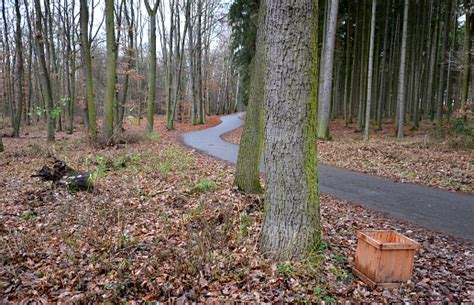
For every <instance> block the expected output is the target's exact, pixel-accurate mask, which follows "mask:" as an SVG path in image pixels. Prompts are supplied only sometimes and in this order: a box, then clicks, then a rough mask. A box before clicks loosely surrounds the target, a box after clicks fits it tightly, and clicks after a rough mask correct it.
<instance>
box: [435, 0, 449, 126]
mask: <svg viewBox="0 0 474 305" xmlns="http://www.w3.org/2000/svg"><path fill="white" fill-rule="evenodd" d="M446 5H447V12H446V13H445V18H446V19H445V20H444V24H443V44H442V46H441V52H440V55H439V59H438V62H439V65H440V71H439V82H438V96H437V104H436V122H437V123H438V124H441V120H442V118H443V104H444V91H445V90H444V89H445V84H446V76H445V72H446V69H445V67H444V65H445V61H446V54H447V51H448V39H449V21H450V18H451V8H452V5H451V1H446Z"/></svg>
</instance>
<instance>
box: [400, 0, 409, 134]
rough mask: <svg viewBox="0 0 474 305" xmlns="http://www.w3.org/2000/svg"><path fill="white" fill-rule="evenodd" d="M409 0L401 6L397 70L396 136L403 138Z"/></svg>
mask: <svg viewBox="0 0 474 305" xmlns="http://www.w3.org/2000/svg"><path fill="white" fill-rule="evenodd" d="M408 6H409V0H405V5H404V8H403V29H402V45H401V48H400V69H399V72H398V95H397V105H398V138H399V139H402V138H403V124H404V119H405V61H406V53H407V28H408Z"/></svg>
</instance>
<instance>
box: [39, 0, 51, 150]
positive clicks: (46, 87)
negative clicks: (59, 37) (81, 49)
mask: <svg viewBox="0 0 474 305" xmlns="http://www.w3.org/2000/svg"><path fill="white" fill-rule="evenodd" d="M35 11H36V19H35V20H36V21H35V26H36V32H35V33H36V35H35V44H36V52H37V58H38V62H39V67H40V81H41V87H42V92H43V99H44V106H45V107H44V108H45V109H44V111H45V115H46V121H47V124H48V141H49V142H52V141H54V118H53V116H52V114H51V110H52V108H53V107H52V105H53V93H52V89H51V79H50V76H49V71H48V66H47V64H46V57H45V49H44V48H45V45H44V41H45V39H44V37H45V35H44V30H43V21H44V20H43V13H42V11H41V3H40V0H35Z"/></svg>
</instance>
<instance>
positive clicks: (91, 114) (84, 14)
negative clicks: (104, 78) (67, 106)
mask: <svg viewBox="0 0 474 305" xmlns="http://www.w3.org/2000/svg"><path fill="white" fill-rule="evenodd" d="M79 11H80V12H79V16H80V18H79V23H80V28H81V34H80V36H81V53H82V64H83V69H84V74H85V76H86V94H87V115H88V123H89V124H88V126H89V138H90V139H92V140H93V141H94V140H95V139H96V137H97V121H96V114H95V103H94V82H93V79H92V58H91V44H90V40H89V8H88V6H87V0H81V1H80V9H79Z"/></svg>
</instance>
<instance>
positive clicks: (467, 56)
mask: <svg viewBox="0 0 474 305" xmlns="http://www.w3.org/2000/svg"><path fill="white" fill-rule="evenodd" d="M464 11H465V13H466V20H465V22H464V63H463V66H464V67H463V74H462V86H461V110H462V111H465V110H467V109H466V104H467V99H468V96H469V82H470V77H471V52H472V48H471V40H472V38H471V31H472V29H471V27H472V26H471V23H472V20H471V19H473V18H472V13H471V10H470V4H469V0H464ZM463 117H464V121H466V120H467V116H466V115H465V114H464V115H463Z"/></svg>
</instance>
